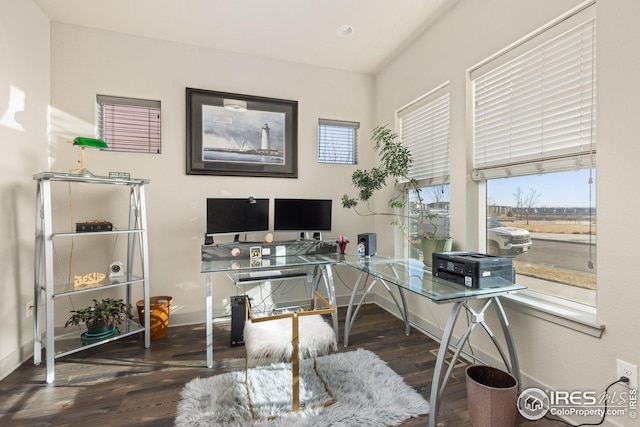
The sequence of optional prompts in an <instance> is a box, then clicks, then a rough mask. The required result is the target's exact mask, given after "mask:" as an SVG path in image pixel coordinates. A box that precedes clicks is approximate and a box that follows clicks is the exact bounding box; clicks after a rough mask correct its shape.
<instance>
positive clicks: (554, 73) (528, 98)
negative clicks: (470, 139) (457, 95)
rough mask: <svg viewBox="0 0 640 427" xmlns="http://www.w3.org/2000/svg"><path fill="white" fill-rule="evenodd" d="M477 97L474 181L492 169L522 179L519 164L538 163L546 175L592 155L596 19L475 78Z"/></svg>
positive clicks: (475, 103)
mask: <svg viewBox="0 0 640 427" xmlns="http://www.w3.org/2000/svg"><path fill="white" fill-rule="evenodd" d="M489 65H490V64H489ZM473 94H474V118H473V120H474V123H473V124H474V132H473V135H474V177H480V176H483V173H482V172H483V171H484V170H488V169H492V168H505V171H506V170H507V168H508V172H505V173H506V174H507V175H508V174H513V173H514V170H515V171H516V172H515V174H519V173H518V171H517V169H518V168H517V165H519V164H521V165H526V164H529V163H532V162H534V163H538V165H537V168H538V170H539V172H543V171H544V165H543V163H544V162H549V163H553V164H555V165H556V166H555V167H557V165H559V164H561V163H559V162H558V159H565V158H567V157H569V158H571V157H575V156H582V155H585V156H587V157H588V156H592V155H593V154H594V153H595V149H596V144H595V112H596V109H595V106H596V100H595V98H596V92H595V18H592V19H588V20H587V21H586V22H583V23H582V24H580V25H578V26H575V27H573V28H571V29H569V30H568V31H565V32H563V33H562V34H560V35H558V36H557V37H554V38H552V39H550V40H547V41H545V42H544V43H541V44H539V45H538V46H536V47H534V48H532V49H530V50H527V51H526V52H524V53H522V54H521V55H519V56H517V57H515V58H514V59H511V60H509V61H508V62H505V63H503V64H501V65H500V66H498V67H496V68H493V69H490V70H489V71H487V72H485V73H482V74H478V75H475V76H474V78H473ZM565 163H566V164H567V165H573V164H574V163H575V162H573V161H570V162H565ZM523 170H524V169H523ZM523 173H524V172H523Z"/></svg>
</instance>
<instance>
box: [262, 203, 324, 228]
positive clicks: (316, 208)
mask: <svg viewBox="0 0 640 427" xmlns="http://www.w3.org/2000/svg"><path fill="white" fill-rule="evenodd" d="M331 208H332V200H330V199H329V200H322V199H274V220H273V229H274V230H275V231H331Z"/></svg>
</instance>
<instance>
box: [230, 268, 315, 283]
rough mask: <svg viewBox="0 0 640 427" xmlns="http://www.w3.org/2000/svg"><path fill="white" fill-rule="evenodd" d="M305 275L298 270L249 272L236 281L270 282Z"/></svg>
mask: <svg viewBox="0 0 640 427" xmlns="http://www.w3.org/2000/svg"><path fill="white" fill-rule="evenodd" d="M306 275H307V273H305V272H304V271H300V270H294V271H284V272H282V271H280V270H256V271H250V272H248V273H247V275H246V276H241V277H239V278H238V279H237V280H238V281H240V282H249V281H256V280H271V279H276V280H277V279H288V278H291V277H304V276H306Z"/></svg>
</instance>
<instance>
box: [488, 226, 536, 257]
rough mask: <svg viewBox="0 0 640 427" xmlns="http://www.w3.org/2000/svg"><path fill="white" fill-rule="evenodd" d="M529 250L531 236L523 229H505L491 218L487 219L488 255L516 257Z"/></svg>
mask: <svg viewBox="0 0 640 427" xmlns="http://www.w3.org/2000/svg"><path fill="white" fill-rule="evenodd" d="M530 249H531V234H530V233H529V231H527V230H525V229H524V228H516V227H505V226H504V225H502V223H500V222H498V221H496V220H495V219H493V218H487V253H488V254H489V255H501V256H516V255H518V254H521V253H524V252H528V251H529V250H530Z"/></svg>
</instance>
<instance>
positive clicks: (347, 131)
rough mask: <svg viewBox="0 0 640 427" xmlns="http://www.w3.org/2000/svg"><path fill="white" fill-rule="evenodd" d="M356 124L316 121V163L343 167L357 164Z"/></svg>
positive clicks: (338, 121)
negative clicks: (341, 165)
mask: <svg viewBox="0 0 640 427" xmlns="http://www.w3.org/2000/svg"><path fill="white" fill-rule="evenodd" d="M359 127H360V124H359V123H357V122H347V121H341V120H326V119H319V120H318V162H319V163H332V164H343V165H355V164H357V163H358V156H357V150H356V147H357V142H358V128H359Z"/></svg>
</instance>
